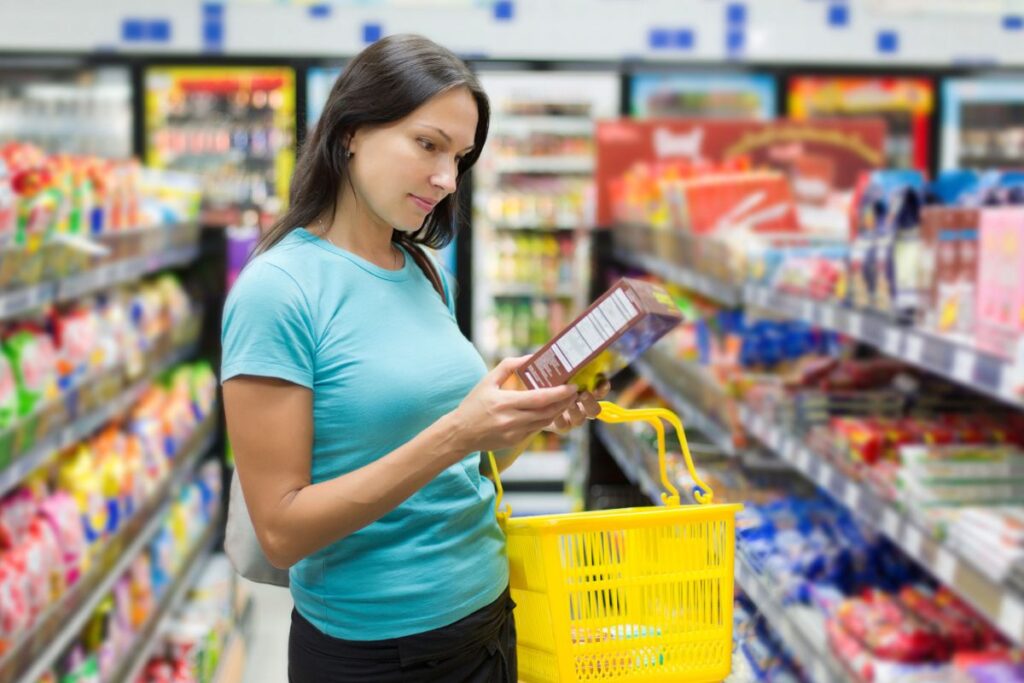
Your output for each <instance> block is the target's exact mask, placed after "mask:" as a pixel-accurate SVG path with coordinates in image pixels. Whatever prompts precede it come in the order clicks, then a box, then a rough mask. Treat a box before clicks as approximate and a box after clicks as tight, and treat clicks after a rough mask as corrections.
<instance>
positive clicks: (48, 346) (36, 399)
mask: <svg viewBox="0 0 1024 683" xmlns="http://www.w3.org/2000/svg"><path fill="white" fill-rule="evenodd" d="M3 347H4V352H5V353H6V354H7V358H8V361H9V362H10V364H11V368H12V370H13V371H14V378H15V382H16V383H17V386H18V413H19V415H30V414H31V413H32V412H33V411H35V409H36V408H37V407H39V406H40V405H42V403H43V401H46V400H50V399H52V398H54V397H55V396H56V393H57V392H56V387H57V384H56V369H57V363H56V360H57V352H56V349H55V348H54V346H53V340H52V339H51V338H50V336H49V335H48V334H46V333H44V332H41V331H39V330H37V329H33V328H31V327H24V328H22V329H20V330H18V331H16V332H14V333H13V334H11V335H10V336H8V337H7V338H6V339H5V340H4V345H3Z"/></svg>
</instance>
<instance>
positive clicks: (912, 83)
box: [788, 76, 935, 173]
mask: <svg viewBox="0 0 1024 683" xmlns="http://www.w3.org/2000/svg"><path fill="white" fill-rule="evenodd" d="M788 108H789V115H790V117H791V118H794V119H796V120H806V119H812V118H829V119H835V118H864V117H877V118H882V119H884V120H885V124H886V127H887V130H888V132H887V134H886V141H885V156H886V165H887V166H888V167H889V168H916V169H918V170H920V171H923V172H926V173H927V172H928V171H929V165H930V163H931V159H932V149H931V126H932V123H931V121H932V115H933V114H934V111H935V88H934V87H933V85H932V81H931V80H929V79H927V78H914V77H892V78H890V77H869V76H795V77H794V78H792V79H790V82H789V92H788Z"/></svg>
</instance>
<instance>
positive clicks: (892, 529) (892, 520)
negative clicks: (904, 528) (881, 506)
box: [882, 508, 900, 540]
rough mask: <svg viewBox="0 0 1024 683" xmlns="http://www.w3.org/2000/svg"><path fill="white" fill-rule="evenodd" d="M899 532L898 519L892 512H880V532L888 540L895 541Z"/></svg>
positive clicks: (886, 510)
mask: <svg viewBox="0 0 1024 683" xmlns="http://www.w3.org/2000/svg"><path fill="white" fill-rule="evenodd" d="M899 530H900V517H899V515H897V514H896V513H895V512H893V511H892V510H890V509H888V508H886V509H885V511H884V512H882V532H883V533H884V534H885V535H886V536H888V537H889V538H891V539H893V540H896V534H898V533H899Z"/></svg>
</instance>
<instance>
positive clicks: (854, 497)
mask: <svg viewBox="0 0 1024 683" xmlns="http://www.w3.org/2000/svg"><path fill="white" fill-rule="evenodd" d="M843 501H844V502H845V503H846V507H848V508H850V509H851V510H856V509H857V508H858V507H860V487H859V486H857V485H856V484H854V483H852V482H847V484H846V490H845V491H843Z"/></svg>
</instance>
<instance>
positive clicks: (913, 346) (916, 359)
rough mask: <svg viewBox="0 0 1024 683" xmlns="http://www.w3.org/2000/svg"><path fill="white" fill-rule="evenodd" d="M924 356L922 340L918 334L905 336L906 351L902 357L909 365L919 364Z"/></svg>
mask: <svg viewBox="0 0 1024 683" xmlns="http://www.w3.org/2000/svg"><path fill="white" fill-rule="evenodd" d="M922 355H924V338H923V337H921V335H919V334H908V335H907V350H906V353H905V354H904V356H905V357H906V359H907V360H909V361H910V362H911V363H920V362H921V356H922Z"/></svg>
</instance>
